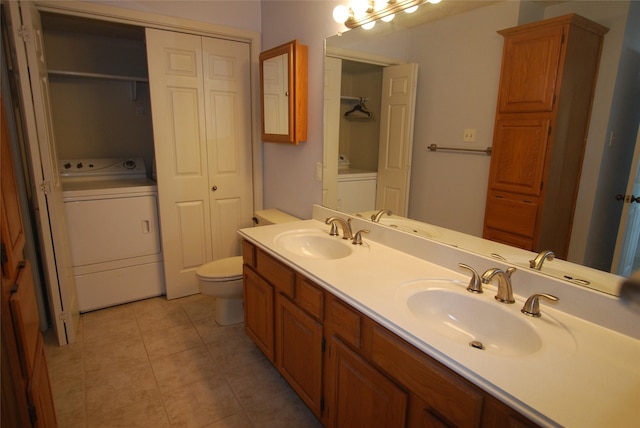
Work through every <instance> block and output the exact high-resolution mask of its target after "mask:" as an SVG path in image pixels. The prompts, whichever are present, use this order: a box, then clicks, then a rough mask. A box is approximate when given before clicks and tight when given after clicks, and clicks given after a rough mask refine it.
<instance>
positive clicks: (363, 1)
mask: <svg viewBox="0 0 640 428" xmlns="http://www.w3.org/2000/svg"><path fill="white" fill-rule="evenodd" d="M350 7H351V10H352V11H353V17H354V18H356V19H359V18H362V17H363V16H364V15H365V14H366V13H367V10H369V2H368V0H351V5H350Z"/></svg>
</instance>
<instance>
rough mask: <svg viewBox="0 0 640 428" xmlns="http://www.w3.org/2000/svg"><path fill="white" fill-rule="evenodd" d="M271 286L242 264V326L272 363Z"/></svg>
mask: <svg viewBox="0 0 640 428" xmlns="http://www.w3.org/2000/svg"><path fill="white" fill-rule="evenodd" d="M273 314H274V312H273V287H272V286H271V285H270V284H269V283H268V282H266V281H265V280H264V279H262V278H261V277H260V276H259V275H258V274H257V273H255V272H254V271H253V270H251V269H250V268H248V267H247V266H246V265H245V266H244V327H245V331H246V332H247V335H248V336H249V337H251V339H253V341H254V342H255V344H256V345H258V348H260V349H261V350H262V352H263V353H264V355H265V356H266V357H267V358H268V359H269V361H271V362H272V363H273V361H274V337H273Z"/></svg>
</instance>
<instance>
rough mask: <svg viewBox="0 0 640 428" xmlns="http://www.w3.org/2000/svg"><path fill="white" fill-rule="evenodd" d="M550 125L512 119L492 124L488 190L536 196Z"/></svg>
mask: <svg viewBox="0 0 640 428" xmlns="http://www.w3.org/2000/svg"><path fill="white" fill-rule="evenodd" d="M549 127H550V121H549V119H545V118H532V119H531V118H516V119H500V120H498V121H496V129H495V130H494V144H493V153H492V159H491V169H490V171H489V189H492V190H500V191H504V192H512V193H520V194H524V195H533V196H539V195H540V194H541V192H542V180H543V177H544V176H543V174H544V168H545V161H546V157H547V149H548V147H547V146H548V135H549Z"/></svg>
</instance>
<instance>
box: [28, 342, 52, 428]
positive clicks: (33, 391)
mask: <svg viewBox="0 0 640 428" xmlns="http://www.w3.org/2000/svg"><path fill="white" fill-rule="evenodd" d="M36 349H37V352H36V359H35V365H34V368H33V376H32V377H31V379H30V380H29V385H28V386H27V395H28V396H29V402H30V403H31V405H32V406H33V409H34V411H35V414H36V417H35V424H34V427H36V428H38V427H42V428H52V427H56V426H58V425H57V421H56V411H55V407H54V404H53V394H52V393H51V386H50V381H49V371H48V370H47V361H46V359H45V354H44V343H43V340H42V336H40V335H39V336H38V344H37V347H36Z"/></svg>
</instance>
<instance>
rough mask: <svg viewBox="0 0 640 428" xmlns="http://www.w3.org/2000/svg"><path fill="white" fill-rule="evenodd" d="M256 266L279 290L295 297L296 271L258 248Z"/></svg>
mask: <svg viewBox="0 0 640 428" xmlns="http://www.w3.org/2000/svg"><path fill="white" fill-rule="evenodd" d="M256 267H257V271H258V273H259V274H260V275H262V277H263V278H265V279H266V280H267V281H269V282H270V283H271V284H272V285H273V286H274V287H276V288H277V289H278V291H280V292H282V293H284V294H286V295H287V296H289V297H291V298H293V296H294V294H293V287H294V283H295V282H294V281H295V273H294V272H293V270H291V269H290V268H289V267H287V266H286V265H284V264H283V263H280V262H279V261H277V260H276V259H274V258H273V257H271V256H270V255H268V254H267V253H265V252H264V251H262V250H261V249H259V248H256Z"/></svg>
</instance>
